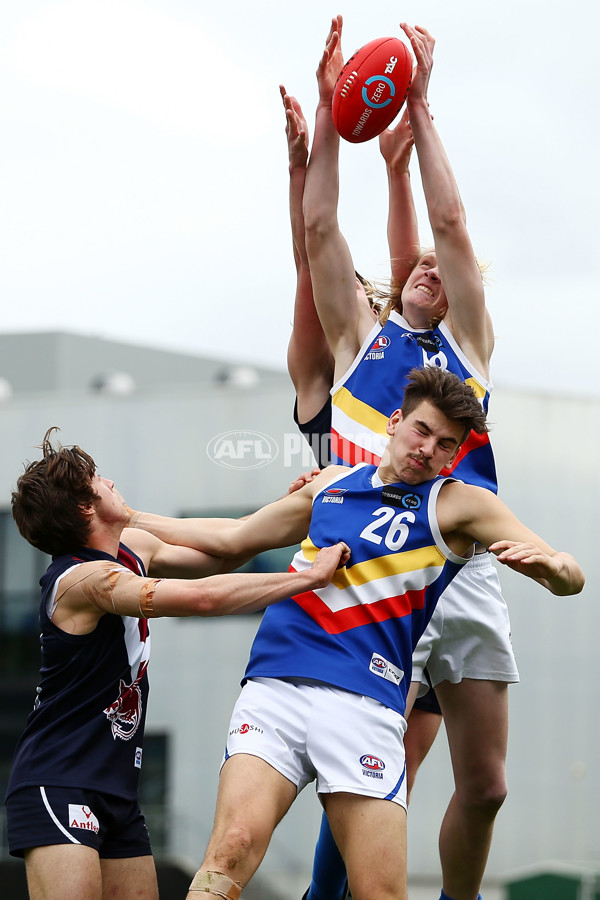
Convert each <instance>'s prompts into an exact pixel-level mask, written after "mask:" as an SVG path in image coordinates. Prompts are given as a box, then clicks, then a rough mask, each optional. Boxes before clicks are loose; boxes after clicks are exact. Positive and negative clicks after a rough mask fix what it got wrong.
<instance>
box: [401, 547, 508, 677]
mask: <svg viewBox="0 0 600 900" xmlns="http://www.w3.org/2000/svg"><path fill="white" fill-rule="evenodd" d="M425 668H427V674H424V672H423V670H424V669H425ZM427 675H428V676H429V678H427ZM463 678H473V679H478V680H484V681H505V682H516V681H518V680H519V672H518V669H517V663H516V660H515V654H514V651H513V648H512V643H511V639H510V619H509V616H508V607H507V605H506V601H505V599H504V597H503V596H502V592H501V589H500V581H499V578H498V573H497V571H496V568H495V566H494V565H493V563H492V560H491V554H490V553H479V554H477V555H476V556H474V557H473V558H472V559H471V560H470V561H469V562H468V563H467V564H466V565H465V566H463V568H462V569H461V571H460V572H459V573H458V575H457V576H456V578H454V580H453V581H452V582H451V583H450V584H449V585H448V587H447V588H446V590H445V591H444V593H443V594H442V596H441V597H440V599H439V600H438V604H437V606H436V608H435V610H434V613H433V616H432V617H431V620H430V622H429V625H428V626H427V628H426V629H425V632H424V633H423V635H422V637H421V639H420V640H419V643H418V644H417V646H416V648H415V652H414V654H413V672H412V680H413V681H420V682H421V688H420V690H419V694H420V695H422V694H424V693H426V687H425V686H426V685H427V686H429V685H430V682H431V686H432V687H435V686H436V684H439V683H440V681H450V682H452V683H453V684H458V682H459V681H462V680H463Z"/></svg>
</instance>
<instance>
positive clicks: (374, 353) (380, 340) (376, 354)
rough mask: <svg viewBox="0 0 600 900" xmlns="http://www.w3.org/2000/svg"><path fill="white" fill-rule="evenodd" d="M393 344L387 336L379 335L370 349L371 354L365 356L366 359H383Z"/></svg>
mask: <svg viewBox="0 0 600 900" xmlns="http://www.w3.org/2000/svg"><path fill="white" fill-rule="evenodd" d="M391 343H392V342H391V340H390V339H389V337H388V336H387V335H386V334H380V335H378V336H377V337H376V338H375V340H374V341H373V343H372V344H371V347H370V349H369V352H368V353H367V355H366V356H365V359H383V357H384V355H385V351H386V350H387V348H388V347H389V346H390V344H391Z"/></svg>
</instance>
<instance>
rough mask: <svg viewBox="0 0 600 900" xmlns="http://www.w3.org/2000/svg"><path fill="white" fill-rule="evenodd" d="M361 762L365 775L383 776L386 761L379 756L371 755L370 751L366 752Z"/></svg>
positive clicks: (370, 776)
mask: <svg viewBox="0 0 600 900" xmlns="http://www.w3.org/2000/svg"><path fill="white" fill-rule="evenodd" d="M359 762H360V764H361V766H362V767H363V775H366V776H367V777H369V778H383V770H384V769H385V763H384V761H383V760H382V759H379V757H378V756H371V754H370V753H365V754H363V756H361V758H360V760H359Z"/></svg>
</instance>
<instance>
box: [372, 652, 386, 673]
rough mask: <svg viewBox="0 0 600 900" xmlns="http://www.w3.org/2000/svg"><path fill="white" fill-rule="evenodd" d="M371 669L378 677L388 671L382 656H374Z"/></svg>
mask: <svg viewBox="0 0 600 900" xmlns="http://www.w3.org/2000/svg"><path fill="white" fill-rule="evenodd" d="M371 669H372V670H373V671H374V672H376V673H377V674H378V675H383V673H384V672H385V670H386V669H387V662H386V661H385V659H382V658H381V656H374V657H373V658H372V659H371Z"/></svg>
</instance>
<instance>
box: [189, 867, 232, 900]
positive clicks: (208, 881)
mask: <svg viewBox="0 0 600 900" xmlns="http://www.w3.org/2000/svg"><path fill="white" fill-rule="evenodd" d="M190 891H199V892H200V893H204V894H214V896H215V897H222V898H223V900H239V898H240V896H241V894H242V885H241V884H240V883H239V881H232V880H231V878H229V877H228V876H227V875H223V873H222V872H196V874H195V875H194V877H193V879H192V883H191V884H190Z"/></svg>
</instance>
